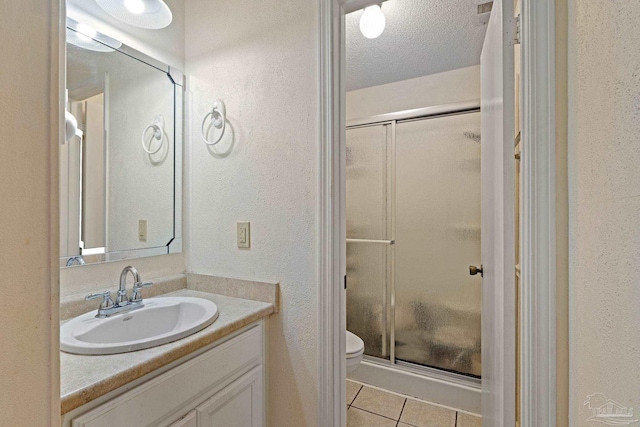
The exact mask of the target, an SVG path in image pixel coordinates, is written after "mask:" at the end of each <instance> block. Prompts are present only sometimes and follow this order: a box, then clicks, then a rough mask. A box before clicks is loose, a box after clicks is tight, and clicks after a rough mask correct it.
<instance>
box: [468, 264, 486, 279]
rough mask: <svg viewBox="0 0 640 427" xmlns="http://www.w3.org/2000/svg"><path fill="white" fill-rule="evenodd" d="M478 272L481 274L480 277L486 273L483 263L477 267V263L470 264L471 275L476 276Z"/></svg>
mask: <svg viewBox="0 0 640 427" xmlns="http://www.w3.org/2000/svg"><path fill="white" fill-rule="evenodd" d="M478 273H479V274H480V277H484V274H483V272H482V264H480V268H478V267H476V266H475V265H470V266H469V276H475V275H476V274H478Z"/></svg>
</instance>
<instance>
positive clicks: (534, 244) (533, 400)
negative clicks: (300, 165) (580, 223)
mask: <svg viewBox="0 0 640 427" xmlns="http://www.w3.org/2000/svg"><path fill="white" fill-rule="evenodd" d="M319 7H320V11H319V16H320V26H319V27H320V46H319V48H320V58H319V59H320V61H319V62H320V86H319V91H320V135H319V136H320V145H321V147H320V159H319V166H320V177H319V180H320V184H319V185H320V213H319V214H320V216H319V218H320V223H319V233H320V251H319V252H320V253H319V261H320V268H319V281H320V295H319V322H318V324H319V331H318V332H319V342H318V363H319V378H318V382H319V389H318V425H319V426H323V427H325V426H326V427H343V426H344V425H345V423H346V408H345V405H344V401H345V385H344V384H345V379H346V367H345V360H344V357H342V355H343V354H345V352H346V350H345V348H344V334H345V327H346V322H345V317H346V312H345V306H346V301H345V300H346V293H345V292H344V288H343V283H342V280H343V277H344V272H345V265H344V262H345V246H344V241H345V238H346V236H345V234H344V233H345V230H344V212H345V206H344V182H343V181H344V180H342V177H343V176H344V152H343V147H344V144H343V141H344V138H345V137H344V129H345V114H344V108H345V95H344V9H343V7H342V5H341V2H340V1H339V0H320V1H319ZM554 26H555V1H554V0H523V3H522V58H523V63H522V84H523V90H522V93H523V97H524V99H523V101H524V102H523V119H524V120H523V150H522V164H523V181H522V182H523V210H522V212H523V222H522V228H523V233H522V252H521V253H522V279H523V293H522V324H521V330H520V332H521V334H522V335H521V337H522V347H521V352H520V354H521V356H520V363H521V368H522V381H521V389H522V393H521V426H522V427H535V426H539V425H545V426H546V425H548V426H555V425H556V411H555V410H556V394H555V387H556V373H555V366H556V365H555V364H556V343H555V334H556V312H555V307H556V305H555V296H556V282H555V262H556V253H555V224H556V221H555V27H554Z"/></svg>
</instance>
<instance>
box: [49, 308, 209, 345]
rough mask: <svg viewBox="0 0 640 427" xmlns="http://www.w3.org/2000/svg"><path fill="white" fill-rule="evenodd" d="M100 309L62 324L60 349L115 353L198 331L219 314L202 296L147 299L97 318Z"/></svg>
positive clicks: (159, 342) (160, 343) (179, 337)
mask: <svg viewBox="0 0 640 427" xmlns="http://www.w3.org/2000/svg"><path fill="white" fill-rule="evenodd" d="M96 312H97V310H93V311H91V312H89V313H85V314H83V315H81V316H78V317H75V318H73V319H72V320H70V321H68V322H67V323H65V324H64V325H62V326H61V327H60V349H61V350H62V351H66V352H67V353H75V354H115V353H126V352H129V351H136V350H142V349H145V348H150V347H155V346H158V345H162V344H166V343H168V342H171V341H176V340H179V339H181V338H184V337H186V336H188V335H191V334H193V333H196V332H198V331H200V330H202V329H204V328H206V327H207V326H209V325H210V324H212V323H213V322H215V320H216V319H217V318H218V307H217V306H216V305H215V304H214V303H213V302H211V301H209V300H206V299H203V298H190V297H165V298H149V299H145V300H144V307H142V308H138V309H136V310H133V311H130V312H126V313H120V314H116V315H114V316H111V317H106V318H101V319H98V318H96V317H95V315H96Z"/></svg>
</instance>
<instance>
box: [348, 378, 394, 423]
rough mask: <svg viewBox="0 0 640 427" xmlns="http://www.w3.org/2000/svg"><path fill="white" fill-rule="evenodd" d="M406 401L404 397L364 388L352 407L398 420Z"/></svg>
mask: <svg viewBox="0 0 640 427" xmlns="http://www.w3.org/2000/svg"><path fill="white" fill-rule="evenodd" d="M404 401H405V398H404V397H401V396H398V395H395V394H391V393H387V392H385V391H382V390H378V389H375V388H371V387H367V386H364V387H362V390H360V393H358V396H356V399H355V400H354V401H353V403H352V404H351V406H352V407H353V406H355V407H356V408H360V409H364V410H366V411H369V412H373V413H374V414H378V415H382V416H383V417H387V418H393V419H394V420H397V419H398V418H400V412H401V411H402V405H403V404H404Z"/></svg>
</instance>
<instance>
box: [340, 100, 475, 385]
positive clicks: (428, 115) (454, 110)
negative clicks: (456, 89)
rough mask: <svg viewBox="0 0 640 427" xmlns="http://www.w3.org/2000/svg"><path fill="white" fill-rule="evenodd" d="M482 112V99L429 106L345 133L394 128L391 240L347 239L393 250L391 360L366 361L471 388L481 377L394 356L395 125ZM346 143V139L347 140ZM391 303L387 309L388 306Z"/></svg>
mask: <svg viewBox="0 0 640 427" xmlns="http://www.w3.org/2000/svg"><path fill="white" fill-rule="evenodd" d="M479 112H480V99H474V100H469V101H463V102H456V103H451V104H443V105H434V106H429V107H422V108H414V109H411V110H403V111H396V112H393V113H386V114H379V115H374V116H368V117H362V118H358V119H351V120H348V121H347V122H346V130H349V129H359V128H365V127H371V126H391V141H390V143H391V147H390V151H391V159H390V160H389V161H390V163H391V167H390V168H388V169H389V172H390V175H391V178H390V179H391V185H390V188H391V197H390V199H391V231H390V236H389V239H388V240H379V239H350V238H347V239H346V241H347V243H362V244H386V245H389V246H390V249H391V261H390V264H389V270H390V271H389V273H388V276H390V277H389V280H387V281H385V292H384V296H383V306H384V317H385V319H384V321H383V332H382V335H383V344H382V348H383V353H384V348H385V345H386V344H387V319H388V320H389V332H388V335H389V341H388V344H389V360H387V359H385V358H380V357H375V356H368V355H365V356H364V358H365V360H368V361H371V362H373V363H378V364H381V365H385V366H393V367H394V368H397V369H401V370H405V371H408V372H413V373H418V374H420V375H424V376H429V377H432V378H441V379H442V378H444V379H451V380H455V381H456V382H459V383H462V384H464V385H466V386H469V387H478V386H479V384H480V378H475V377H473V376H470V375H465V374H461V373H456V372H450V371H447V370H444V369H439V368H437V367H431V366H423V365H420V364H418V363H412V362H406V361H400V363H398V362H397V361H396V355H395V347H396V346H395V317H396V316H395V315H396V313H395V309H396V307H395V292H396V287H395V248H394V247H393V246H394V245H395V239H396V233H395V231H396V126H397V124H398V122H404V121H414V120H429V119H436V118H439V117H448V116H457V115H460V114H469V113H479ZM345 143H346V139H345ZM387 304H388V307H387Z"/></svg>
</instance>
